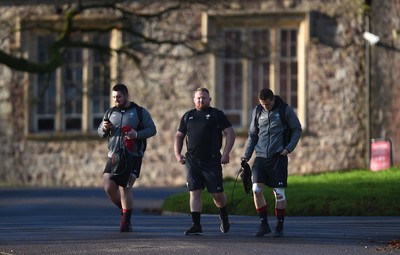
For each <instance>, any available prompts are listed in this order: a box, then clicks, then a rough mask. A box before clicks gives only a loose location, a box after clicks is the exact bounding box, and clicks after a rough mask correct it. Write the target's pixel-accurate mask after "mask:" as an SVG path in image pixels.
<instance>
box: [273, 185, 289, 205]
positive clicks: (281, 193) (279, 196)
mask: <svg viewBox="0 0 400 255" xmlns="http://www.w3.org/2000/svg"><path fill="white" fill-rule="evenodd" d="M274 195H275V199H276V201H277V202H281V201H285V200H286V197H285V189H284V188H274Z"/></svg>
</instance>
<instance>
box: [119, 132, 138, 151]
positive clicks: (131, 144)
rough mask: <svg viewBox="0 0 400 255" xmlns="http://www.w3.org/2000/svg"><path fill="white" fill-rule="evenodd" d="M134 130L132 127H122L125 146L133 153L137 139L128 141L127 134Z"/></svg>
mask: <svg viewBox="0 0 400 255" xmlns="http://www.w3.org/2000/svg"><path fill="white" fill-rule="evenodd" d="M131 130H132V127H131V126H123V127H122V134H124V142H125V146H126V148H127V149H128V150H130V151H133V148H134V147H135V141H136V139H128V138H127V137H126V136H125V134H126V133H128V132H130V131H131Z"/></svg>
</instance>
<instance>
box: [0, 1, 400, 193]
mask: <svg viewBox="0 0 400 255" xmlns="http://www.w3.org/2000/svg"><path fill="white" fill-rule="evenodd" d="M388 2H391V1H386V2H385V3H388ZM393 2H396V4H397V3H398V1H393ZM362 3H363V1H316V0H310V1H246V2H245V3H244V4H241V5H240V4H237V5H232V6H231V8H235V9H236V10H240V9H241V10H243V11H246V12H251V11H255V10H260V9H264V10H265V11H266V12H268V11H279V12H285V11H290V12H293V11H299V12H304V13H309V12H314V13H317V14H318V15H316V16H312V18H314V19H316V20H315V22H314V23H313V22H311V23H312V24H314V27H312V28H310V29H313V30H312V32H313V33H312V36H311V38H310V42H309V44H308V45H307V52H306V54H307V61H306V63H307V64H306V70H307V84H306V86H307V91H306V99H307V100H306V101H307V103H306V108H307V110H306V112H307V116H306V123H303V125H304V134H303V136H302V138H301V140H300V142H299V144H298V147H297V149H296V150H295V151H294V152H293V153H291V154H290V157H289V160H290V166H289V169H290V173H291V174H305V173H317V172H325V171H337V170H347V169H356V168H365V167H366V141H365V137H366V133H365V132H366V126H365V118H366V111H365V104H366V101H365V100H366V97H365V95H366V94H365V93H366V91H365V86H364V84H365V76H364V70H365V69H364V68H365V66H364V64H365V51H364V41H363V38H362V32H363V27H364V20H363V17H362V15H361V13H362V11H363V9H362V8H363V5H362ZM373 7H374V9H378V10H379V11H378V12H377V13H375V16H379V17H386V15H383V14H382V13H386V12H389V9H390V7H389V6H384V5H383V6H382V8H381V6H380V5H374V6H373ZM396 8H397V9H396V10H400V9H399V8H400V7H399V6H398V5H396ZM396 10H390V11H391V12H392V14H393V15H391V16H392V17H397V16H396V15H395V14H396V13H398V12H396ZM387 16H390V15H387ZM186 21H187V22H189V23H190V24H191V26H192V27H197V30H195V31H194V32H195V33H199V32H200V12H199V10H193V12H191V15H188V16H187V20H186ZM323 21H325V22H323ZM170 22H171V21H170ZM176 22H178V21H176ZM179 22H181V21H179ZM387 22H389V21H387V20H386V19H384V18H382V19H381V20H380V21H379V22H378V23H377V26H380V27H384V26H385V24H387ZM390 22H391V23H395V21H394V20H393V19H392V20H391V21H390ZM321 24H323V25H321ZM395 24H397V31H398V30H399V29H398V22H397V23H395ZM375 29H377V28H375ZM0 33H1V32H0ZM2 46H3V45H2ZM396 46H397V47H398V41H396ZM378 53H379V54H382V55H383V57H382V58H378V57H376V56H375V57H376V58H375V62H374V63H375V68H377V70H376V77H377V79H378V80H379V81H380V83H379V84H380V87H379V88H380V89H379V90H378V91H375V92H374V95H375V97H374V98H375V100H374V103H375V104H379V102H382V103H381V104H379V107H378V108H377V110H376V111H375V112H374V116H375V118H376V119H378V118H380V120H382V122H383V123H390V120H391V119H392V120H393V119H395V121H397V122H396V123H398V122H399V115H398V114H397V112H398V111H397V110H396V109H398V107H399V106H400V105H399V101H398V100H396V99H397V97H395V96H396V95H398V94H399V91H398V90H399V89H397V88H396V82H398V80H399V79H398V78H399V77H398V72H397V73H396V72H395V70H399V67H400V66H399V63H400V61H399V60H398V51H395V54H394V53H393V51H391V50H388V49H380V51H379V52H378ZM388 59H390V61H388V62H387V60H388ZM208 61H209V60H208V58H207V57H206V56H201V57H197V58H192V59H186V60H179V61H178V60H171V59H169V60H168V59H152V60H150V59H145V60H144V61H143V63H142V64H143V66H144V67H145V71H146V74H147V75H148V77H149V78H150V79H148V80H147V81H146V82H145V81H144V80H142V79H140V78H138V77H140V74H139V72H138V71H137V69H136V68H135V67H134V66H133V65H131V64H130V63H129V62H127V61H126V62H123V65H122V66H124V71H122V72H121V73H122V79H121V81H120V82H123V83H125V84H127V85H128V86H129V90H130V94H131V97H132V98H131V99H132V100H134V101H136V102H137V103H138V104H140V105H142V106H144V107H146V108H147V109H148V110H149V111H150V112H151V114H152V116H153V119H154V121H155V123H156V126H157V129H158V134H157V135H156V136H155V137H153V138H150V139H149V140H148V149H147V151H146V156H145V158H144V161H143V167H142V171H141V178H140V179H139V181H138V182H137V185H143V186H166V185H173V186H176V185H184V184H185V171H184V168H183V166H182V165H179V164H178V163H176V160H175V157H174V153H173V140H174V135H175V132H176V130H177V127H178V123H179V120H180V117H181V116H182V115H183V113H184V112H185V111H186V110H188V109H189V108H192V107H193V102H192V91H193V89H194V88H195V87H198V86H200V85H207V84H208V83H209V79H210V77H209V76H208V70H209V64H210V63H209V62H208ZM396 65H397V66H396ZM393 66H395V68H397V69H395V68H394V67H393ZM378 67H381V68H378ZM396 75H397V76H396ZM0 77H1V79H0V105H1V110H0V111H1V114H0V118H1V121H0V141H1V142H2V146H1V147H0V152H1V154H0V155H1V156H0V162H1V163H0V177H1V181H0V184H2V185H12V186H18V185H29V186H101V183H102V171H103V168H104V163H105V160H106V158H105V157H106V153H107V150H106V146H107V145H106V143H107V141H106V140H102V139H100V138H97V137H84V138H82V139H77V140H74V139H71V140H65V139H64V140H47V141H43V140H42V141H36V140H28V139H26V137H24V136H23V135H21V133H20V130H24V128H25V126H24V123H25V122H24V118H25V114H26V112H25V111H24V108H23V107H21V104H23V102H21V100H22V101H23V99H24V96H26V95H24V94H23V92H24V88H26V86H27V81H26V77H25V76H23V75H22V74H20V73H15V72H11V71H10V70H8V69H7V68H5V67H4V66H0ZM375 82H376V81H375ZM377 87H378V86H377V85H376V84H375V88H377ZM397 87H398V86H397ZM393 91H395V93H392V92H393ZM212 96H213V95H212ZM379 99H381V100H379ZM382 99H383V100H382ZM383 102H385V103H389V104H383ZM396 106H397V107H396ZM378 109H379V110H378ZM381 109H382V110H381ZM383 109H385V111H383ZM383 112H384V113H383ZM376 123H377V122H375V124H374V132H375V133H376V134H379V135H390V136H392V137H399V133H398V132H399V131H398V129H397V131H396V128H395V126H394V125H384V127H385V128H384V129H383V128H382V126H380V125H377V124H376ZM396 132H397V133H396ZM245 142H246V137H244V136H238V137H237V140H236V143H235V146H234V149H233V151H232V154H231V163H230V164H228V165H227V166H224V174H225V176H231V177H236V174H237V171H238V170H239V165H240V164H239V163H240V157H241V156H242V155H243V152H244V146H245ZM396 145H398V141H396ZM399 160H400V159H399V158H398V156H397V158H396V160H395V162H397V164H398V163H399Z"/></svg>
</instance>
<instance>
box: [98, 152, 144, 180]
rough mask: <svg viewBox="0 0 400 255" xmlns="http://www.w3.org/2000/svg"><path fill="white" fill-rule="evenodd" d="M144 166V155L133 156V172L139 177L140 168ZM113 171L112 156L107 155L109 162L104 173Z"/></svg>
mask: <svg viewBox="0 0 400 255" xmlns="http://www.w3.org/2000/svg"><path fill="white" fill-rule="evenodd" d="M141 167H142V157H133V166H132V174H134V175H135V176H136V178H139V175H140V168H141ZM105 173H109V174H110V173H111V158H108V157H107V163H106V166H105V167H104V171H103V174H105Z"/></svg>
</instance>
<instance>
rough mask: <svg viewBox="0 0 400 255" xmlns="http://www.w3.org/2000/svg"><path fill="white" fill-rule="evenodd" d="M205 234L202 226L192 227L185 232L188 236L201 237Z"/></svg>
mask: <svg viewBox="0 0 400 255" xmlns="http://www.w3.org/2000/svg"><path fill="white" fill-rule="evenodd" d="M202 234H203V228H202V227H201V226H200V225H194V224H193V225H192V227H191V228H189V229H188V230H186V231H185V235H187V236H200V235H202Z"/></svg>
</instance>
